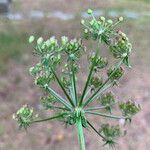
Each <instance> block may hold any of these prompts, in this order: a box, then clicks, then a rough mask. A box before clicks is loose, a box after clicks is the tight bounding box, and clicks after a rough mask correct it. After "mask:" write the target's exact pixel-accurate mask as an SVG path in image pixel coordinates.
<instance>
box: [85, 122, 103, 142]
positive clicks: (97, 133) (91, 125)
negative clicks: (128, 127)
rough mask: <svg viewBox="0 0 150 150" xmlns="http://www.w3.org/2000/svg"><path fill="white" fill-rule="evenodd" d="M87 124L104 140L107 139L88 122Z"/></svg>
mask: <svg viewBox="0 0 150 150" xmlns="http://www.w3.org/2000/svg"><path fill="white" fill-rule="evenodd" d="M87 123H88V125H89V126H90V127H91V128H92V129H93V130H94V131H95V132H96V133H97V134H98V135H99V136H100V137H101V138H102V139H104V140H105V137H104V136H103V135H102V134H100V133H99V132H98V131H97V130H96V129H95V128H94V126H93V125H92V124H91V123H90V122H89V121H88V120H87Z"/></svg>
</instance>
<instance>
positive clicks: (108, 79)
mask: <svg viewBox="0 0 150 150" xmlns="http://www.w3.org/2000/svg"><path fill="white" fill-rule="evenodd" d="M123 60H124V58H123V59H121V61H119V63H118V64H117V65H116V68H115V69H114V71H113V72H112V73H111V74H110V75H109V77H108V78H107V80H106V81H105V82H104V83H103V84H102V85H101V86H100V87H99V88H98V89H97V90H96V91H95V93H94V94H93V95H92V96H91V97H90V98H89V99H88V100H87V101H86V102H85V103H84V105H83V107H85V106H86V105H87V104H89V103H90V102H91V101H93V99H95V97H96V95H97V94H98V92H99V91H100V90H101V89H102V88H103V87H104V86H105V85H106V84H107V83H108V82H109V81H110V79H111V77H112V76H113V74H114V73H115V72H116V70H117V69H118V68H119V67H120V66H121V64H122V62H123Z"/></svg>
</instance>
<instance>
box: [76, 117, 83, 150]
mask: <svg viewBox="0 0 150 150" xmlns="http://www.w3.org/2000/svg"><path fill="white" fill-rule="evenodd" d="M76 127H77V132H78V141H79V145H80V150H85V141H84V135H83V127H82V120H81V116H80V117H78V118H77V120H76Z"/></svg>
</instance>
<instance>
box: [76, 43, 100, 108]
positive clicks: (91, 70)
mask: <svg viewBox="0 0 150 150" xmlns="http://www.w3.org/2000/svg"><path fill="white" fill-rule="evenodd" d="M98 53H99V41H98V44H97V49H96V54H95V57H94V60H93V62H92V66H91V68H90V71H89V75H88V78H87V80H86V84H85V87H84V89H83V92H82V96H81V99H80V103H79V106H81V105H82V102H83V99H84V96H85V94H86V90H87V88H88V86H89V83H90V80H91V77H92V73H93V71H94V67H95V60H96V58H97V55H98Z"/></svg>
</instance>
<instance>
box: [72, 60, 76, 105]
mask: <svg viewBox="0 0 150 150" xmlns="http://www.w3.org/2000/svg"><path fill="white" fill-rule="evenodd" d="M71 73H72V74H71V83H72V92H73V93H72V94H73V99H74V103H75V106H77V87H76V75H75V72H74V68H73V62H71Z"/></svg>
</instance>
